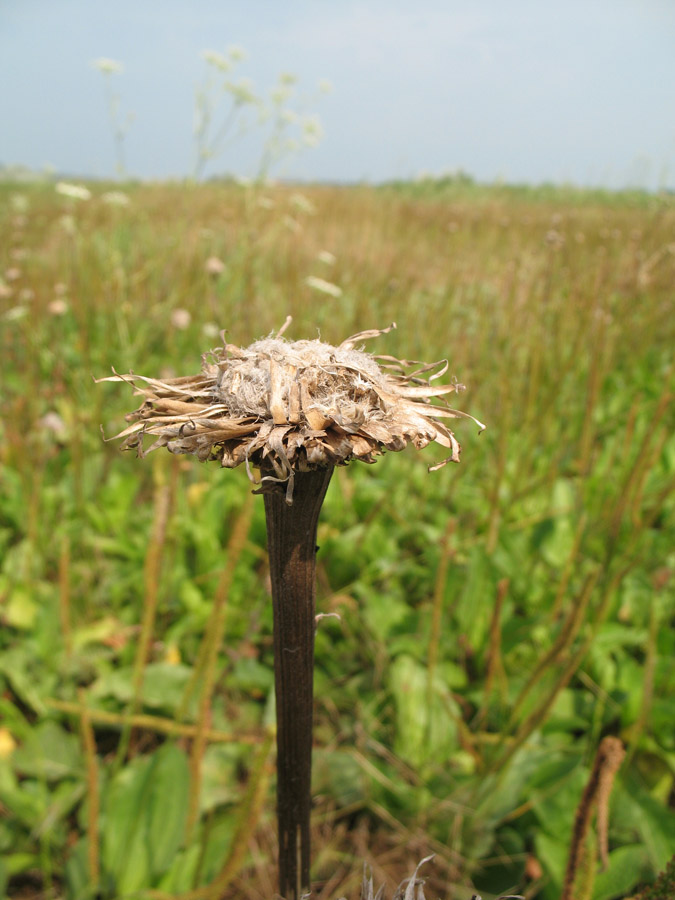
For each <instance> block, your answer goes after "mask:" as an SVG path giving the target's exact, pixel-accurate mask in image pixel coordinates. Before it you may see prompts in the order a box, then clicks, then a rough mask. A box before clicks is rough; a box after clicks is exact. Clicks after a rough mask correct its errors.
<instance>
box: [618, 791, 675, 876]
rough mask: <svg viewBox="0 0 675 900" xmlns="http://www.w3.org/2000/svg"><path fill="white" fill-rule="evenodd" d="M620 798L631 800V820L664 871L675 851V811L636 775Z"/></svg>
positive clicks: (650, 856) (650, 854)
mask: <svg viewBox="0 0 675 900" xmlns="http://www.w3.org/2000/svg"><path fill="white" fill-rule="evenodd" d="M620 799H621V800H622V801H624V802H625V803H627V810H626V811H627V814H628V816H629V819H628V821H629V822H630V823H631V824H632V826H633V827H634V828H635V829H636V831H637V832H638V833H639V835H640V838H641V842H642V845H643V846H644V847H645V848H646V850H647V852H648V853H649V859H650V860H651V863H652V866H653V867H654V869H655V870H656V871H657V872H660V871H661V869H665V867H666V863H667V862H668V860H669V859H670V858H671V856H673V854H674V853H675V812H673V810H671V809H667V808H665V807H663V806H661V804H660V803H658V802H657V801H656V800H655V799H654V798H653V797H652V796H651V794H649V793H648V792H647V791H646V790H645V789H644V788H642V787H641V786H640V785H639V784H638V783H637V781H636V780H635V778H626V779H625V783H624V785H623V791H621V794H620ZM624 808H625V807H624Z"/></svg>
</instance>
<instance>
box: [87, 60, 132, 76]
mask: <svg viewBox="0 0 675 900" xmlns="http://www.w3.org/2000/svg"><path fill="white" fill-rule="evenodd" d="M92 65H93V67H94V68H95V69H98V70H99V72H103V73H104V74H105V75H112V74H113V73H114V72H123V71H124V66H123V65H122V63H121V62H118V61H117V60H116V59H108V58H107V57H106V56H101V57H99V58H98V59H95V60H94V62H93V63H92Z"/></svg>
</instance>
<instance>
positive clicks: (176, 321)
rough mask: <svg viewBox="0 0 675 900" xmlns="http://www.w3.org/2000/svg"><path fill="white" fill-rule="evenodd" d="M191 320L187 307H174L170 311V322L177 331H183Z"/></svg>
mask: <svg viewBox="0 0 675 900" xmlns="http://www.w3.org/2000/svg"><path fill="white" fill-rule="evenodd" d="M191 321H192V316H191V315H190V313H189V312H188V311H187V309H174V310H173V311H172V313H171V324H172V325H173V327H174V328H177V329H178V330H179V331H185V329H186V328H188V327H189V325H190V322H191Z"/></svg>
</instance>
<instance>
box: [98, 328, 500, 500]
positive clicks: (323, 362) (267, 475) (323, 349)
mask: <svg viewBox="0 0 675 900" xmlns="http://www.w3.org/2000/svg"><path fill="white" fill-rule="evenodd" d="M289 322H290V319H287V321H286V325H284V328H282V329H281V331H280V332H279V333H278V334H277V335H276V336H273V337H268V338H265V339H263V340H260V341H256V342H255V343H253V344H251V345H250V346H249V347H245V348H240V347H237V346H235V345H234V344H227V343H225V344H224V346H222V347H219V348H217V349H215V350H211V351H210V352H209V353H207V354H205V355H204V357H203V361H202V370H201V372H200V373H198V374H197V375H187V376H184V377H182V378H169V379H165V380H161V379H157V378H148V377H146V376H143V375H134V374H129V375H118V374H117V373H115V375H113V376H110V377H108V378H102V379H99V380H100V381H126V382H128V383H129V384H131V385H133V387H134V388H135V393H136V394H139V395H141V396H142V397H143V398H144V399H143V403H142V405H141V406H140V407H139V408H138V409H137V410H135V411H134V412H132V413H130V414H129V415H128V416H127V417H126V418H127V421H128V422H130V423H131V424H130V425H129V426H128V427H127V428H125V429H124V430H123V431H122V432H120V434H118V435H116V437H117V438H122V439H123V444H122V449H125V450H127V449H135V450H136V451H137V453H138V455H139V456H143V454H144V452H150V451H151V450H155V449H157V448H159V447H166V448H167V449H168V450H170V451H171V452H172V453H190V454H193V455H195V456H197V457H198V459H200V460H219V461H220V463H221V465H222V466H226V467H227V468H234V467H235V466H239V465H241V464H242V463H244V464H245V465H246V469H247V472H248V474H249V478H250V479H251V480H252V481H253V482H254V483H256V484H261V485H262V486H261V490H263V491H265V490H273V489H278V486H279V485H280V484H285V485H286V499H287V502H291V501H292V496H293V479H294V472H297V471H300V472H306V471H311V470H314V469H319V468H326V467H329V466H335V465H344V464H346V463H347V462H349V461H350V460H352V459H359V460H362V461H363V462H367V463H372V462H374V461H375V458H376V457H377V456H378V455H380V454H382V453H383V452H384V451H385V450H403V449H404V447H406V446H407V444H409V443H411V444H413V446H415V447H416V448H418V449H421V448H423V447H426V446H427V444H430V443H432V442H435V443H437V444H440V445H441V446H442V447H444V448H446V449H448V450H450V455H449V456H448V457H446V458H445V459H444V460H442V461H441V462H440V463H438V464H437V465H435V466H432V467H431V468H430V471H431V470H435V469H439V468H441V467H442V466H444V465H445V464H446V463H448V462H459V454H460V446H459V443H458V442H457V440H456V438H455V436H454V434H453V433H452V431H450V429H449V428H448V427H447V426H446V425H445V424H444V422H443V421H442V420H443V419H454V418H469V419H472V420H473V421H474V422H476V424H477V425H478V426H479V427H480V429H481V430H482V429H483V428H484V427H485V426H484V425H482V424H481V423H480V422H479V421H478V419H475V418H474V417H473V416H470V415H469V414H468V413H465V412H461V411H459V410H456V409H453V408H451V407H450V406H448V405H447V403H446V402H445V401H444V399H442V398H444V397H445V396H446V395H447V394H451V393H455V392H457V391H459V390H462V389H463V387H464V386H463V385H460V384H457V383H456V382H453V383H452V384H445V385H438V386H436V385H434V384H432V382H434V381H436V379H438V378H439V377H441V376H442V375H444V374H445V373H446V372H447V369H448V362H447V360H441V361H440V362H436V363H429V364H425V363H419V362H415V361H409V360H399V359H395V358H394V357H391V356H374V355H371V354H370V353H366V352H365V351H364V350H362V349H357V347H358V346H360V345H362V342H363V341H365V340H368V339H370V338H374V337H377V336H379V335H381V334H386V333H387V332H389V331H391V330H392V329H393V328H395V327H396V325H395V324H393V325H391V326H390V327H389V328H384V329H382V330H370V331H362V332H360V333H359V334H355V335H353V336H352V337H350V338H347V340H345V341H343V342H342V343H341V344H340V345H339V346H337V347H334V346H332V345H330V344H326V343H323V342H322V341H320V340H314V341H287V340H285V339H284V338H283V337H282V333H283V331H284V330H285V328H286V327H287V325H288V324H289ZM113 371H114V370H113ZM146 435H152V436H154V437H155V438H156V440H155V441H154V443H153V444H152V445H151V446H150V447H148V448H147V450H146V451H144V449H143V441H144V437H145V436H146ZM251 467H256V468H258V469H259V470H260V479H257V478H256V476H255V475H254V474H253V472H252V468H251Z"/></svg>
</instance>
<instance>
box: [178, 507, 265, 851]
mask: <svg viewBox="0 0 675 900" xmlns="http://www.w3.org/2000/svg"><path fill="white" fill-rule="evenodd" d="M248 496H249V497H250V494H249V495H248ZM251 512H252V504H251V502H250V500H249V501H248V502H247V503H246V504H245V505H244V508H243V510H242V511H241V513H240V514H239V517H238V519H237V521H236V523H235V526H234V529H233V531H232V536H231V538H230V542H229V545H228V561H227V566H226V567H225V569H224V570H223V572H222V574H221V577H220V580H219V582H218V587H217V590H216V595H215V598H214V603H213V610H212V614H211V617H210V620H209V628H208V629H207V632H206V635H207V637H208V639H209V640H208V644H207V647H206V652H205V654H204V659H203V666H202V672H201V682H202V684H201V694H200V697H199V715H198V718H197V732H196V734H195V738H194V740H193V742H192V747H191V749H190V802H189V808H188V815H187V823H186V826H185V834H186V843H189V842H190V839H191V836H192V833H193V830H194V827H195V825H196V823H197V817H198V815H199V795H200V790H201V782H202V777H201V772H202V757H203V756H204V750H205V749H206V743H207V731H208V723H209V720H210V712H211V698H212V696H213V689H214V686H215V682H216V662H217V659H218V651H219V650H220V645H221V643H222V640H223V631H224V629H225V612H226V608H227V600H228V597H229V595H230V586H231V584H232V578H233V576H234V571H235V567H236V564H237V560H238V559H239V557H240V556H241V551H242V550H243V548H244V545H245V543H246V539H247V537H248V532H249V528H250V526H251ZM195 671H198V669H197V668H196V669H195Z"/></svg>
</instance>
